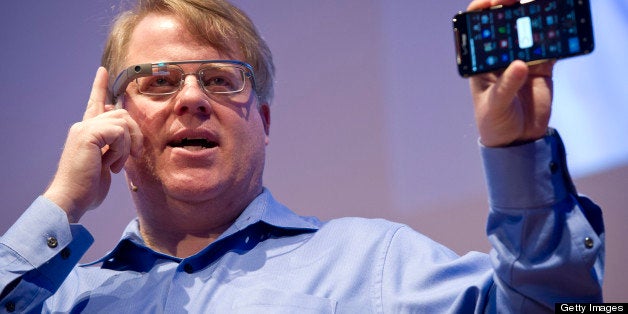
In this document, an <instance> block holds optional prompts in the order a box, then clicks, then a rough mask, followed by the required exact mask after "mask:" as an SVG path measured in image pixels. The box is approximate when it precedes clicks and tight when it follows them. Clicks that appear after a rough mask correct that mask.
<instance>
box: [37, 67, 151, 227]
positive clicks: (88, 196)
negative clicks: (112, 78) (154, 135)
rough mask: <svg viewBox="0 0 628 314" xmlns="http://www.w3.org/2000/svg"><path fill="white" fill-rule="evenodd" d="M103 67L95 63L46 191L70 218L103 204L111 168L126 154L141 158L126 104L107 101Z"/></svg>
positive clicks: (120, 164)
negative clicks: (82, 111)
mask: <svg viewBox="0 0 628 314" xmlns="http://www.w3.org/2000/svg"><path fill="white" fill-rule="evenodd" d="M107 80H108V75H107V70H106V69H105V68H102V67H101V68H99V69H98V72H97V73H96V77H95V78H94V84H93V86H92V91H91V94H90V97H89V102H88V104H87V109H86V110H85V114H84V115H83V121H81V122H78V123H75V124H74V125H72V127H71V128H70V131H69V133H68V137H67V139H66V142H65V147H64V149H63V153H62V154H61V159H60V161H59V167H58V169H57V172H56V174H55V176H54V178H53V180H52V182H51V183H50V185H49V186H48V188H47V189H46V192H45V193H44V196H45V197H47V198H48V199H50V200H51V201H53V202H54V203H56V204H57V205H58V206H59V207H61V208H62V209H63V210H65V211H66V213H67V214H68V220H69V221H70V222H78V220H79V219H80V218H81V216H83V214H84V213H85V212H86V211H87V210H89V209H92V208H95V207H97V206H98V205H100V204H101V203H102V201H103V200H104V198H105V196H106V195H107V193H108V191H109V186H110V184H111V172H114V173H118V172H120V171H121V170H122V169H123V167H124V164H125V162H126V160H127V158H128V157H129V155H132V156H134V157H139V155H140V153H141V149H142V133H141V131H140V128H139V126H138V125H137V123H136V122H135V121H134V120H133V119H132V118H131V116H130V115H129V114H128V112H127V111H126V110H124V109H114V106H113V104H107V103H106V102H107Z"/></svg>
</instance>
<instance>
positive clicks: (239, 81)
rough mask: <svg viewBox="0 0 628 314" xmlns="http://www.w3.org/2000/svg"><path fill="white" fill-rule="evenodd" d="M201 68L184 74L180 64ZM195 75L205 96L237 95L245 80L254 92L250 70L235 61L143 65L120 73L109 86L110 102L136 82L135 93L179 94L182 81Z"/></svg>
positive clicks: (197, 61) (251, 68) (246, 65)
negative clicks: (136, 91) (247, 80)
mask: <svg viewBox="0 0 628 314" xmlns="http://www.w3.org/2000/svg"><path fill="white" fill-rule="evenodd" d="M195 63H198V64H200V66H199V67H198V69H197V70H196V72H193V73H185V71H183V69H182V68H181V67H180V66H179V65H180V64H195ZM188 75H194V76H196V78H197V79H198V82H199V85H200V86H201V87H202V88H203V90H204V91H205V92H206V93H208V94H236V93H240V92H242V91H243V90H244V89H245V88H246V79H247V78H249V79H250V80H251V86H252V89H253V90H255V77H254V74H253V67H252V66H251V65H249V64H248V63H245V62H242V61H237V60H194V61H176V62H159V63H144V64H138V65H133V66H130V67H128V68H127V69H125V70H123V71H121V72H120V74H119V75H118V76H117V78H116V80H115V81H114V83H113V84H112V85H110V86H111V89H112V90H111V94H112V95H113V101H114V102H116V100H117V99H118V97H119V96H120V95H122V94H124V92H125V91H126V88H127V85H128V84H129V83H130V82H131V81H133V80H135V82H136V83H137V88H138V92H139V93H140V94H144V95H151V96H163V95H172V94H174V93H176V92H178V91H179V90H181V88H182V86H183V84H184V81H185V77H186V76H188Z"/></svg>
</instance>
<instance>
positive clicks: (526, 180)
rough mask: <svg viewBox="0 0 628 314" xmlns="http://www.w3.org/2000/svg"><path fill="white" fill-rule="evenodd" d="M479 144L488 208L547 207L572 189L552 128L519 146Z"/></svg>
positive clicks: (557, 136) (555, 133)
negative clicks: (497, 146) (537, 137)
mask: <svg viewBox="0 0 628 314" xmlns="http://www.w3.org/2000/svg"><path fill="white" fill-rule="evenodd" d="M480 146H481V147H480V149H481V154H482V159H483V162H484V171H485V175H486V181H487V185H488V194H489V202H490V204H491V206H492V207H497V208H502V209H513V208H521V209H525V208H529V209H533V208H542V207H548V206H550V205H552V204H555V203H557V202H559V201H560V200H562V199H564V198H565V197H567V195H568V194H569V193H574V194H575V192H576V191H575V188H574V186H573V183H572V182H571V178H570V176H569V172H568V170H567V163H566V158H565V148H564V145H563V142H562V140H561V139H560V136H559V135H558V132H556V130H554V129H550V130H549V131H548V134H547V135H546V136H545V137H543V138H541V139H539V140H537V141H534V142H531V143H526V144H523V145H518V146H509V147H499V148H491V147H486V146H483V145H481V144H480Z"/></svg>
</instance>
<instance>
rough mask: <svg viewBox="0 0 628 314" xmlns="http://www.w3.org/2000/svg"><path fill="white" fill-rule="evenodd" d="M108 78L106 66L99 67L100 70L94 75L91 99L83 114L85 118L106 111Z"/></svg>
mask: <svg viewBox="0 0 628 314" xmlns="http://www.w3.org/2000/svg"><path fill="white" fill-rule="evenodd" d="M107 80H108V74H107V70H106V69H105V68H104V67H99V68H98V71H96V77H94V83H93V84H92V91H91V93H90V94H89V101H88V102H87V108H86V109H85V114H83V120H86V119H90V118H93V117H95V116H97V115H99V114H101V113H103V112H105V101H106V99H107V84H108V82H107Z"/></svg>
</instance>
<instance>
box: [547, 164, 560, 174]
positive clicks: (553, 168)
mask: <svg viewBox="0 0 628 314" xmlns="http://www.w3.org/2000/svg"><path fill="white" fill-rule="evenodd" d="M549 168H550V171H551V172H552V173H556V171H558V164H557V163H555V162H553V161H552V162H550V164H549Z"/></svg>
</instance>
